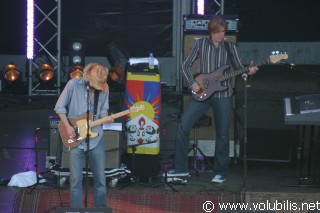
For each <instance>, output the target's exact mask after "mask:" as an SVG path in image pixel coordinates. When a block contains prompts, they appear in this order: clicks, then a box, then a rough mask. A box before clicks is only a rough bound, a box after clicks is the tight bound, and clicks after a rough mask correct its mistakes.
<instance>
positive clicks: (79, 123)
mask: <svg viewBox="0 0 320 213" xmlns="http://www.w3.org/2000/svg"><path fill="white" fill-rule="evenodd" d="M142 110H145V106H144V105H141V106H132V107H130V109H127V110H124V111H122V112H118V113H116V114H112V115H109V116H107V117H104V118H100V119H98V120H93V114H92V113H89V127H90V128H89V138H95V137H97V136H98V135H99V133H97V132H92V131H91V129H92V128H93V127H95V126H97V125H101V124H103V123H104V122H106V121H107V120H108V118H110V117H112V118H113V119H116V118H119V117H121V116H124V115H127V114H129V113H131V112H140V111H142ZM68 121H69V123H70V125H71V126H72V127H73V128H74V131H75V133H76V137H75V138H70V137H69V135H68V133H67V130H66V128H65V126H64V124H63V123H62V122H59V125H58V128H59V132H60V137H61V140H62V143H63V144H64V145H65V146H66V147H68V148H74V147H76V146H78V145H79V144H80V143H81V142H82V141H84V140H85V139H86V137H87V132H88V126H87V114H86V113H85V114H83V115H81V116H80V117H77V118H68Z"/></svg>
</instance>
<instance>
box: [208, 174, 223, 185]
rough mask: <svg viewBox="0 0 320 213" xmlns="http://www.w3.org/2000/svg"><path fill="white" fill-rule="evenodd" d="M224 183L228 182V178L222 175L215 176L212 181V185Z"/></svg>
mask: <svg viewBox="0 0 320 213" xmlns="http://www.w3.org/2000/svg"><path fill="white" fill-rule="evenodd" d="M224 181H226V178H225V177H223V176H221V175H215V176H214V177H213V178H212V180H211V182H212V183H223V182H224Z"/></svg>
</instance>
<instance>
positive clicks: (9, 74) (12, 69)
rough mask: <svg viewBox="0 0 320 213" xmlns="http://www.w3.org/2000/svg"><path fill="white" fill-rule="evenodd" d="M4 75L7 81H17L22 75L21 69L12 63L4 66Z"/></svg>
mask: <svg viewBox="0 0 320 213" xmlns="http://www.w3.org/2000/svg"><path fill="white" fill-rule="evenodd" d="M2 75H3V78H4V79H5V80H7V81H16V80H17V79H18V78H19V76H20V71H19V69H18V67H16V65H14V64H13V63H10V64H8V65H7V66H6V67H5V68H4V70H3V72H2Z"/></svg>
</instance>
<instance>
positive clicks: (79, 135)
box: [59, 113, 98, 148]
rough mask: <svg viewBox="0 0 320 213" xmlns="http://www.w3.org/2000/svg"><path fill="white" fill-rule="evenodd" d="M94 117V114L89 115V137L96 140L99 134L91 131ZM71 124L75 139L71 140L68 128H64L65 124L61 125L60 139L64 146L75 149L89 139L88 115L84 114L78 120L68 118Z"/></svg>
mask: <svg viewBox="0 0 320 213" xmlns="http://www.w3.org/2000/svg"><path fill="white" fill-rule="evenodd" d="M92 119H93V115H92V113H90V114H89V126H90V128H89V135H90V138H95V137H97V136H98V133H97V132H92V131H91V125H90V124H91V123H92ZM68 120H69V123H70V124H71V126H73V128H74V130H75V133H76V137H75V138H69V135H68V133H67V131H66V128H65V127H64V125H63V123H61V122H60V123H59V132H60V137H61V140H62V142H63V144H64V145H65V146H66V147H69V148H73V147H76V146H78V145H79V144H80V143H81V142H82V141H84V140H85V139H86V137H87V129H88V128H87V114H83V115H81V116H80V117H78V118H68Z"/></svg>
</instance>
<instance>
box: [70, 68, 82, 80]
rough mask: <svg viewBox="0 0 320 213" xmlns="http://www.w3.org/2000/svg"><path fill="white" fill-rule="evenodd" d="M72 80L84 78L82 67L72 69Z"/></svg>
mask: <svg viewBox="0 0 320 213" xmlns="http://www.w3.org/2000/svg"><path fill="white" fill-rule="evenodd" d="M69 76H70V78H82V77H83V67H82V66H80V65H77V66H74V67H72V68H71V70H70V73H69Z"/></svg>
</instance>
